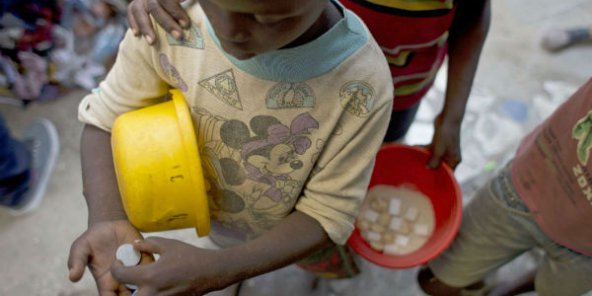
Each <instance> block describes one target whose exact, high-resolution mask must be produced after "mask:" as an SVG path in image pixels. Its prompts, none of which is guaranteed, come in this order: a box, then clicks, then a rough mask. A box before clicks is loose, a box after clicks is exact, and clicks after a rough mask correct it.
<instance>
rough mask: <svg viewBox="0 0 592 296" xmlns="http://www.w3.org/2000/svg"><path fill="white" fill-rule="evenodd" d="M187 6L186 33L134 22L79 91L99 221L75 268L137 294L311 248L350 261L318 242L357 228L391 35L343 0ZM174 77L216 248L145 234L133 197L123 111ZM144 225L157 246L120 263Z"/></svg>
mask: <svg viewBox="0 0 592 296" xmlns="http://www.w3.org/2000/svg"><path fill="white" fill-rule="evenodd" d="M189 14H190V15H191V17H192V21H193V23H192V24H191V25H190V28H189V29H188V30H187V31H185V32H184V34H185V37H184V38H183V39H181V40H178V39H176V38H173V36H169V35H167V34H166V33H165V30H163V29H162V28H156V29H157V32H158V40H159V41H158V44H156V46H149V45H147V44H146V43H145V42H143V41H142V40H139V39H136V38H134V36H133V35H132V34H131V33H129V32H128V34H127V36H126V38H125V39H124V41H123V42H122V44H121V47H120V51H119V55H118V58H117V62H116V63H115V65H114V67H113V69H112V70H111V72H110V73H109V75H108V76H107V78H106V80H105V81H103V82H102V83H101V84H100V87H99V88H97V89H96V90H94V91H93V92H92V93H91V94H89V95H88V96H87V97H86V98H85V99H84V100H83V101H82V103H81V104H80V108H79V118H80V120H81V121H82V122H84V123H86V124H87V125H86V126H85V129H84V132H83V135H82V166H83V181H84V194H85V197H86V200H87V203H88V208H89V228H88V230H87V231H86V232H85V233H83V234H82V235H81V236H80V237H79V238H78V239H77V240H76V241H75V242H74V243H73V244H72V247H71V249H70V258H69V264H68V265H69V269H70V279H71V280H73V281H77V280H79V279H80V278H81V277H82V274H83V271H84V268H85V266H87V265H88V266H89V268H90V270H91V272H92V274H93V276H94V277H95V281H96V282H97V287H98V289H99V291H100V292H101V293H104V294H108V293H116V294H117V293H119V294H124V293H127V289H126V288H125V285H124V284H132V285H135V286H137V287H138V288H139V290H138V293H139V294H140V295H153V294H157V293H164V294H171V293H185V292H187V293H195V294H200V293H204V292H209V291H214V290H219V289H223V288H225V287H228V286H231V285H233V284H234V283H238V282H240V281H242V280H243V279H246V278H249V277H253V276H256V275H259V274H262V273H266V272H269V271H272V270H275V269H277V268H280V267H282V266H286V265H288V264H291V263H295V262H302V261H301V260H302V259H305V258H307V260H306V262H307V263H308V267H309V268H310V269H312V270H314V271H316V272H318V273H323V272H327V273H331V272H332V275H333V276H341V277H344V276H347V275H351V273H352V272H353V270H347V269H343V268H341V266H339V264H336V265H324V266H321V265H320V264H315V263H318V261H315V260H314V259H311V257H310V256H311V255H313V254H314V253H315V252H320V251H323V250H324V248H326V247H330V246H335V245H343V244H344V243H345V242H346V240H347V238H348V237H349V235H350V233H351V231H352V230H353V228H354V224H353V223H354V220H355V217H356V216H357V213H358V208H359V205H360V203H361V201H362V199H363V197H364V195H365V192H366V188H367V185H368V181H369V178H370V175H371V171H372V168H373V163H374V162H373V159H374V156H375V154H376V152H377V151H378V149H379V147H380V145H381V143H382V140H383V138H384V134H385V131H386V128H387V125H388V121H389V117H390V112H391V109H392V96H393V89H392V83H391V77H390V75H389V70H388V66H387V64H386V61H385V59H384V57H383V55H382V53H381V51H380V48H379V47H378V46H377V44H376V43H375V41H374V39H373V38H372V37H371V35H370V34H369V33H368V30H367V28H366V27H365V26H364V24H363V23H362V22H361V21H360V20H359V19H358V18H357V17H356V16H355V15H354V14H352V13H351V12H350V11H349V10H347V9H345V8H343V7H342V6H341V5H340V4H339V3H337V2H334V1H328V0H325V1H319V0H304V1H297V2H295V1H275V0H263V1H261V0H257V1H256V0H207V1H206V0H204V1H199V4H196V5H194V6H193V7H191V8H189ZM153 41H154V40H153ZM170 88H177V89H180V90H181V91H182V92H183V94H184V95H185V97H186V98H187V103H188V105H189V107H190V110H191V116H192V118H193V121H194V123H195V128H196V134H197V142H198V147H199V150H200V151H199V152H200V155H201V159H202V166H203V169H204V174H205V176H206V179H207V180H208V183H209V184H210V186H211V189H210V191H209V195H210V210H211V219H212V220H211V224H212V230H211V233H210V238H211V241H212V242H213V243H215V245H216V247H219V248H220V249H218V250H209V249H203V248H198V247H195V246H192V245H189V244H186V243H183V242H180V241H176V240H168V239H163V238H154V237H153V238H149V239H146V240H141V239H142V235H141V234H140V233H139V232H138V231H137V230H136V229H135V228H134V227H133V226H132V225H131V224H130V222H129V221H128V220H127V217H126V214H125V212H124V210H123V208H122V204H121V200H120V196H119V192H118V189H117V181H116V178H115V173H114V167H113V160H112V155H111V147H110V143H109V141H110V134H109V132H110V130H111V127H112V124H113V122H114V120H115V118H116V117H118V116H119V115H121V114H122V113H125V112H128V111H132V110H135V109H138V108H141V107H145V106H149V105H152V104H155V103H157V102H159V101H160V98H161V97H163V96H164V95H165V94H166V93H167V92H168V90H169V89H170ZM138 239H139V240H140V241H139V242H136V243H135V247H136V248H137V249H138V250H140V251H143V252H145V253H158V254H159V255H160V257H159V260H158V261H157V262H155V263H152V264H142V265H140V266H137V267H128V268H124V267H122V266H121V265H118V264H117V263H115V265H113V261H114V258H115V251H116V249H117V247H118V246H119V245H120V244H123V243H128V242H133V241H135V240H138ZM317 254H318V253H317ZM322 254H324V255H326V254H329V257H330V258H331V259H334V258H335V257H332V256H337V257H339V256H338V254H341V253H339V252H322ZM145 257H146V256H145ZM144 261H145V262H144V263H147V262H146V261H150V258H144ZM329 262H333V263H335V262H339V260H334V261H329ZM112 265H113V267H112Z"/></svg>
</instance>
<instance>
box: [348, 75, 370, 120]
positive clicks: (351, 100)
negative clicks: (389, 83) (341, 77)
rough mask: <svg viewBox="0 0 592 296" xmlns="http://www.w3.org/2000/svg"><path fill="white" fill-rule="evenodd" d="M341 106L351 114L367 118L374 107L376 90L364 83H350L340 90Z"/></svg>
mask: <svg viewBox="0 0 592 296" xmlns="http://www.w3.org/2000/svg"><path fill="white" fill-rule="evenodd" d="M339 97H340V101H341V105H342V106H343V108H345V110H347V111H348V112H349V113H351V114H353V115H355V116H358V117H366V116H368V114H369V113H370V111H371V110H372V107H373V106H374V89H373V88H372V86H370V84H368V83H366V82H364V81H350V82H347V83H346V84H344V85H343V86H342V87H341V89H340V90H339Z"/></svg>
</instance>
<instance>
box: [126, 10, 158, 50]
mask: <svg viewBox="0 0 592 296" xmlns="http://www.w3.org/2000/svg"><path fill="white" fill-rule="evenodd" d="M142 3H143V2H142ZM130 10H131V14H132V17H133V19H134V20H135V22H136V24H137V26H138V30H139V32H140V34H142V35H143V36H144V38H145V39H146V41H147V42H148V44H153V43H154V42H155V41H156V34H155V33H154V29H153V28H152V22H151V21H150V17H149V16H148V13H149V12H148V10H147V9H146V7H140V5H135V6H133V7H130Z"/></svg>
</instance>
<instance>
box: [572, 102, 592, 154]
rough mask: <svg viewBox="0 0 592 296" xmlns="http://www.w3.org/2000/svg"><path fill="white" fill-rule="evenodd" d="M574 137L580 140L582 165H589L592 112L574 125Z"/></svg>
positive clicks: (579, 150) (591, 139)
mask: <svg viewBox="0 0 592 296" xmlns="http://www.w3.org/2000/svg"><path fill="white" fill-rule="evenodd" d="M572 137H573V138H574V139H576V140H578V151H577V155H578V159H579V160H580V163H581V164H582V165H587V164H588V159H589V157H590V149H591V148H592V111H589V112H588V114H586V115H585V116H584V117H582V118H581V119H580V120H578V122H577V123H576V124H575V125H574V127H573V129H572Z"/></svg>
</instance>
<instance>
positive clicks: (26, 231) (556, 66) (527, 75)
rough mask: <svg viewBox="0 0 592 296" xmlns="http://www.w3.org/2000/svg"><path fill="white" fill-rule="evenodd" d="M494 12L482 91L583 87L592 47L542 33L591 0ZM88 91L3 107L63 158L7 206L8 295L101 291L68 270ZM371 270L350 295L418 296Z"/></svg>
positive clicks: (408, 281) (189, 236) (591, 11)
mask: <svg viewBox="0 0 592 296" xmlns="http://www.w3.org/2000/svg"><path fill="white" fill-rule="evenodd" d="M493 14H494V16H493V23H492V27H491V31H490V33H489V37H488V40H487V43H486V45H485V49H484V52H483V55H482V58H481V64H480V68H479V71H478V73H477V77H476V79H475V89H476V90H477V91H483V92H487V93H489V94H490V95H492V96H493V97H495V98H497V99H508V98H512V99H519V100H523V101H525V102H532V100H533V98H535V97H536V95H539V94H542V93H544V91H545V90H544V88H543V86H544V83H545V82H546V81H562V82H565V83H567V84H569V85H574V86H578V85H580V84H582V83H583V82H585V81H586V80H587V79H589V78H590V77H591V76H592V44H586V45H581V46H576V47H573V48H570V49H568V50H565V51H563V52H560V53H558V54H549V53H547V52H545V51H544V50H542V48H541V47H540V38H541V35H542V34H543V32H545V31H546V30H548V29H551V28H565V27H570V26H576V25H582V24H592V22H591V20H592V18H591V16H592V2H591V1H589V0H564V1H554V0H520V1H516V0H494V1H493ZM83 95H84V92H81V91H78V92H72V93H71V94H69V95H68V96H65V97H63V98H61V99H60V100H57V101H55V102H50V103H44V104H33V105H32V106H30V107H29V108H27V109H26V110H21V109H19V108H16V107H11V106H6V105H0V113H2V115H4V116H5V118H6V119H7V121H8V123H9V125H10V126H11V127H12V128H13V130H14V131H15V133H16V134H18V133H19V132H20V131H21V129H22V128H23V127H24V126H25V125H26V124H27V123H28V122H30V121H31V120H33V119H34V118H36V117H46V118H49V119H50V120H52V121H53V122H54V123H55V124H56V126H57V128H58V131H59V134H60V142H61V153H60V159H59V161H58V163H57V166H56V169H55V172H54V174H53V176H52V179H51V182H50V184H49V188H48V191H47V195H46V198H45V200H44V201H43V203H42V205H41V207H40V208H39V209H38V210H37V211H36V212H34V213H31V214H29V215H26V216H19V217H13V216H11V215H9V214H8V212H6V211H3V210H0V251H1V252H0V262H2V264H0V279H2V282H3V283H2V285H0V295H17V296H18V295H63V296H65V295H96V291H95V289H94V283H93V281H92V278H91V277H90V274H89V273H88V272H87V274H85V277H84V279H83V280H82V281H81V282H79V283H76V284H72V283H70V282H69V281H68V279H67V269H66V260H67V255H68V250H69V246H70V243H71V242H72V240H73V239H74V238H75V237H76V236H77V235H78V234H80V233H81V232H83V231H84V230H85V228H86V216H87V215H86V205H85V203H84V200H83V197H82V194H81V190H82V188H81V176H80V162H79V135H80V132H81V128H82V126H81V124H79V123H78V122H77V121H76V107H77V104H78V102H79V101H80V99H81V97H82V96H83ZM419 136H421V135H419ZM416 138H418V137H416ZM419 138H421V137H419ZM166 235H167V236H169V237H174V238H180V239H184V240H186V241H191V240H193V239H194V232H192V231H178V232H172V233H167V234H166ZM526 261H528V260H526ZM526 261H525V262H526ZM519 265H520V264H519ZM520 266H521V265H520ZM363 267H364V274H363V275H362V276H360V277H359V278H358V279H356V280H355V281H354V282H352V283H349V284H347V285H342V288H343V289H346V293H344V294H347V295H369V296H374V295H402V296H412V295H418V294H417V293H418V292H417V290H416V289H417V288H416V286H415V282H414V273H415V269H411V270H398V271H392V270H386V269H382V268H377V267H374V266H373V265H371V264H367V263H366V264H363ZM519 269H520V268H516V269H515V270H519ZM299 274H300V273H299V271H298V270H295V269H292V268H287V269H285V270H283V271H282V273H280V274H279V276H276V277H262V278H259V279H257V280H255V281H251V282H247V284H246V287H247V288H248V289H247V290H249V291H250V293H249V295H290V294H295V293H296V291H297V290H302V285H300V284H298V281H297V280H295V279H296V278H298V275H299ZM509 274H512V271H509ZM286 278H288V279H292V280H291V281H292V283H291V284H290V285H288V286H286V285H280V280H284V279H286ZM253 282H254V283H268V284H269V286H268V287H269V288H268V289H259V290H257V289H252V287H251V286H252V283H253ZM273 284H276V285H273ZM321 286H322V285H321ZM249 287H251V288H249ZM297 287H300V289H298V288H297ZM264 290H265V291H264ZM290 291H292V292H294V293H290ZM302 295H306V294H302Z"/></svg>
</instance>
